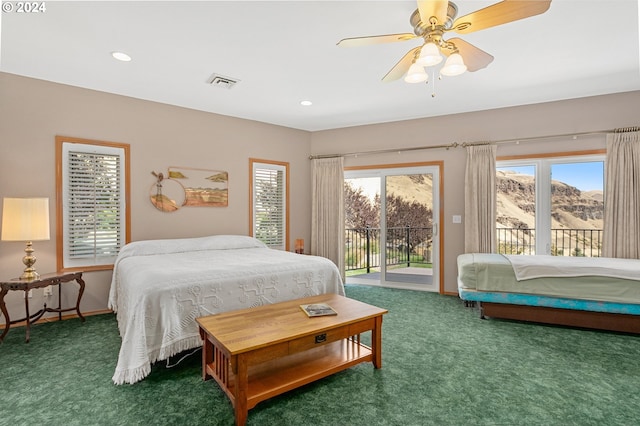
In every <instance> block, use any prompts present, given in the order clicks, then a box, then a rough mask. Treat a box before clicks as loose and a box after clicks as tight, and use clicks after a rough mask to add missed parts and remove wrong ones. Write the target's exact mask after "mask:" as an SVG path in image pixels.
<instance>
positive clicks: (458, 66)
mask: <svg viewBox="0 0 640 426" xmlns="http://www.w3.org/2000/svg"><path fill="white" fill-rule="evenodd" d="M466 70H467V66H466V65H465V64H464V61H463V60H462V56H460V54H459V53H453V54H451V55H449V57H448V58H447V62H445V63H444V66H443V67H442V69H441V70H440V74H442V75H446V76H448V77H452V76H455V75H460V74H462V73H463V72H465V71H466Z"/></svg>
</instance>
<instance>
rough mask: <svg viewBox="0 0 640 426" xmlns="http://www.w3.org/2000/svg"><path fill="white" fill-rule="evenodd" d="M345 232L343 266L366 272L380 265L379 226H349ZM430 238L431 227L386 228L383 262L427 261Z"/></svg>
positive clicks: (415, 262)
mask: <svg viewBox="0 0 640 426" xmlns="http://www.w3.org/2000/svg"><path fill="white" fill-rule="evenodd" d="M345 232H346V236H345V241H346V247H345V269H346V270H347V271H354V270H358V269H362V270H363V272H364V271H366V272H367V273H369V272H371V270H372V269H375V268H380V261H381V256H380V253H381V252H380V249H381V248H380V244H381V243H380V228H369V227H367V228H349V229H346V230H345ZM432 238H433V228H431V227H420V228H416V227H410V226H401V227H392V228H387V247H386V252H385V253H386V259H387V261H386V264H387V266H395V265H406V266H411V265H412V264H414V265H415V264H425V265H429V264H431V261H432V251H431V248H432Z"/></svg>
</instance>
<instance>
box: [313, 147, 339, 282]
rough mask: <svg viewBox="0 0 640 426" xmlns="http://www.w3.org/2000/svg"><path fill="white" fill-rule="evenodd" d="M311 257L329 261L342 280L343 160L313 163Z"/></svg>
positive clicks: (325, 159) (324, 160) (335, 159)
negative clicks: (336, 268) (335, 267)
mask: <svg viewBox="0 0 640 426" xmlns="http://www.w3.org/2000/svg"><path fill="white" fill-rule="evenodd" d="M312 173H313V176H312V205H311V254H315V255H317V256H323V257H326V258H327V259H330V260H332V261H333V262H334V263H335V264H336V266H337V267H338V270H339V271H340V274H341V275H342V277H343V279H344V170H343V159H342V157H336V158H319V159H314V160H312Z"/></svg>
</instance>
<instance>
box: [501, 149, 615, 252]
mask: <svg viewBox="0 0 640 426" xmlns="http://www.w3.org/2000/svg"><path fill="white" fill-rule="evenodd" d="M606 154H607V150H606V149H594V150H584V151H563V152H557V153H554V152H552V153H543V154H525V155H511V156H498V157H496V171H497V169H499V168H504V167H509V166H514V165H521V166H524V165H532V166H534V170H535V172H536V175H535V192H536V193H535V197H536V198H535V206H536V211H551V192H550V190H548V189H547V188H545V189H544V190H543V189H542V186H543V185H546V187H548V188H549V189H550V188H551V166H552V165H554V164H564V163H567V162H571V163H580V162H593V161H603V162H605V164H606ZM581 158H584V161H581V160H580V159H581ZM565 160H569V161H565ZM603 173H604V175H603V178H606V170H604V171H603ZM604 188H606V182H604ZM603 192H604V190H603ZM604 196H605V197H606V192H604ZM496 213H497V211H496ZM535 218H536V224H535V227H536V229H538V230H540V229H545V230H551V215H538V214H536V216H535ZM544 235H545V234H544V233H541V234H540V235H538V234H536V240H535V251H536V253H538V252H539V250H538V249H539V248H541V249H542V250H540V252H541V253H543V254H549V253H550V249H551V247H550V241H547V237H544ZM539 236H543V237H542V238H538V237H539ZM545 243H546V244H545ZM538 244H540V246H539V245H538Z"/></svg>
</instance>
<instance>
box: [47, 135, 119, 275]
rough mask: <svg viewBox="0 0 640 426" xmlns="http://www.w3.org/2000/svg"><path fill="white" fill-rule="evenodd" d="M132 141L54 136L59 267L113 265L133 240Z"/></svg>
mask: <svg viewBox="0 0 640 426" xmlns="http://www.w3.org/2000/svg"><path fill="white" fill-rule="evenodd" d="M128 176H129V145H127V144H119V143H111V142H98V141H92V140H86V139H78V138H70V137H63V136H57V137H56V191H57V202H56V204H57V221H58V223H57V229H58V232H57V258H58V259H57V262H58V270H73V269H83V270H101V269H110V268H112V266H113V263H114V261H115V259H116V257H117V255H118V252H119V250H120V248H121V247H122V246H124V245H125V244H126V243H127V242H129V241H130V231H129V224H130V222H131V221H130V215H129V209H128V202H127V201H128V199H129V178H128Z"/></svg>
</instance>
